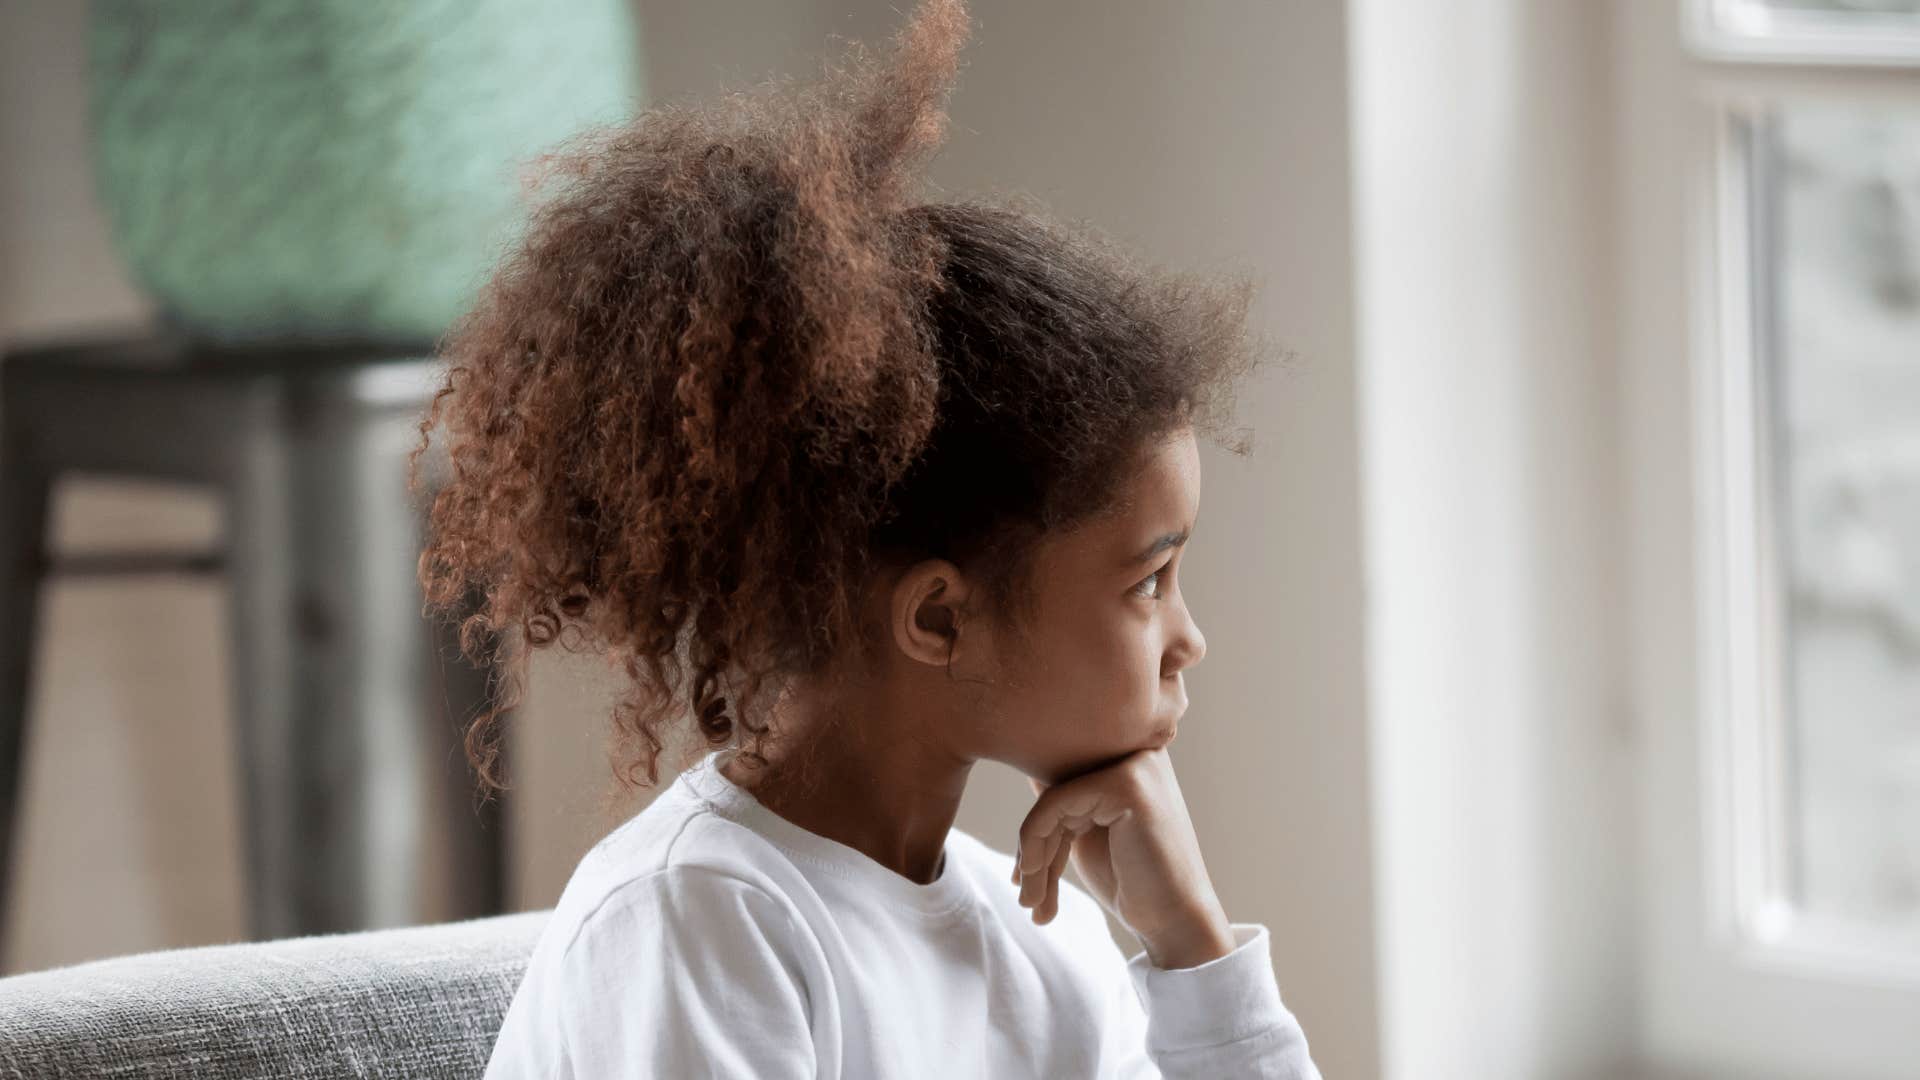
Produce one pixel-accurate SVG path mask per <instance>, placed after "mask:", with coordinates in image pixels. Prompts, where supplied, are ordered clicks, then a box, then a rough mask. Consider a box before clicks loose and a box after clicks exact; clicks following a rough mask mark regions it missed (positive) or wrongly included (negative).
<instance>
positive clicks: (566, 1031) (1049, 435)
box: [416, 0, 1319, 1080]
mask: <svg viewBox="0 0 1920 1080" xmlns="http://www.w3.org/2000/svg"><path fill="white" fill-rule="evenodd" d="M969 29H970V27H969V21H968V17H967V15H966V12H965V11H964V10H963V7H962V5H961V3H960V0H928V2H927V3H925V4H924V5H923V6H922V7H921V8H920V9H919V10H918V11H917V12H916V13H915V14H914V16H913V17H912V19H911V20H910V22H909V23H908V24H907V25H906V27H905V28H904V29H903V30H902V31H901V33H900V35H899V37H898V39H897V40H896V42H895V43H894V48H893V50H892V51H891V54H890V55H889V56H887V57H886V58H885V59H884V61H877V60H875V59H872V58H870V57H869V56H868V55H867V54H866V53H865V52H864V50H862V49H861V48H860V47H859V46H857V45H855V46H853V47H852V48H851V50H850V53H849V59H848V60H847V61H846V62H845V63H844V64H842V65H838V66H829V67H828V69H827V71H826V73H825V76H824V77H823V78H822V79H820V80H819V81H818V82H816V83H814V84H810V85H805V86H793V85H790V84H784V83H768V84H763V85H761V86H759V87H756V88H754V89H753V90H751V91H744V92H736V93H731V94H728V95H726V96H725V97H724V98H722V99H721V100H720V101H719V102H717V103H714V104H711V105H704V106H702V105H690V104H683V103H676V104H670V105H667V106H663V107H660V108H656V109H653V110H651V111H649V112H647V113H645V114H644V115H642V116H640V117H639V118H638V119H637V120H635V121H633V122H632V123H631V124H630V125H628V126H626V127H624V128H621V129H618V130H615V131H613V132H611V133H607V134H603V135H601V136H599V137H596V138H594V139H590V140H588V141H587V142H585V143H583V144H582V145H580V146H579V147H576V148H575V149H574V150H573V151H572V152H571V153H569V154H568V155H567V156H565V157H564V158H560V159H557V161H558V166H557V171H558V172H559V173H561V174H562V175H563V176H564V177H566V181H565V183H564V185H563V190H562V191H560V192H559V193H558V194H557V195H556V196H555V197H553V198H552V199H551V200H549V201H548V202H547V203H545V204H544V205H543V206H542V207H541V208H540V209H539V210H538V211H537V213H536V215H535V217H534V219H533V221H532V226H531V228H530V230H529V232H528V234H527V237H526V239H525V240H524V242H523V244H522V245H521V247H520V248H519V249H517V250H516V251H515V252H514V253H513V254H512V255H511V257H510V258H508V259H507V260H506V261H505V262H504V263H503V264H502V266H501V267H500V269H499V271H498V273H497V275H496V276H495V278H494V280H493V281H492V282H491V283H490V284H489V286H488V287H487V289H486V290H485V292H484V294H483V296H482V298H481V300H480V301H479V303H478V304H477V305H476V307H475V308H474V310H473V311H471V312H470V313H469V314H468V315H467V316H466V317H465V318H464V319H463V320H462V321H461V323H460V324H459V325H458V326H457V327H455V329H454V330H453V332H452V333H451V334H450V335H449V337H448V339H447V341H446V343H445V347H444V352H445V354H446V356H447V359H448V371H447V381H446V384H445V385H444V386H443V388H442V389H441V391H440V394H439V396H438V397H437V398H436V399H435V402H434V406H433V408H432V410H430V412H429V415H428V416H427V417H426V419H425V421H424V422H423V424H422V434H423V442H422V449H424V448H425V446H426V442H425V436H426V435H427V433H428V432H429V431H431V430H432V429H433V428H434V427H435V425H436V424H437V423H438V422H440V421H444V422H445V425H446V432H447V439H448V449H449V453H450V462H451V466H452V472H451V478H450V481H449V483H448V484H447V485H446V486H445V487H444V489H443V490H442V491H441V492H440V493H439V494H438V495H437V496H436V498H435V501H434V505H433V510H432V538H431V542H430V544H429V547H428V550H427V552H426V554H425V555H424V556H423V558H422V560H421V577H422V580H423V582H424V583H425V585H426V586H427V590H428V596H429V601H430V603H431V604H433V605H434V606H436V607H438V608H440V609H443V610H452V609H454V607H455V606H456V605H457V604H458V603H459V601H460V599H461V598H462V597H463V596H465V595H467V594H468V593H469V591H470V590H478V591H479V592H480V593H481V594H482V595H483V596H484V603H483V604H482V606H481V608H480V610H479V611H478V613H477V614H474V615H472V616H471V617H469V618H468V620H467V622H466V624H465V626H464V627H463V632H462V645H463V648H465V649H466V650H467V651H468V652H469V653H470V654H475V655H477V654H478V651H479V650H480V649H481V648H482V647H483V646H481V644H480V643H481V642H483V641H487V640H490V639H495V638H496V637H497V640H499V641H500V642H503V643H505V642H509V641H511V640H512V638H513V636H514V633H509V632H515V633H517V636H518V637H519V638H520V639H521V640H523V641H524V642H525V643H526V644H527V645H531V646H539V645H543V644H547V643H549V642H552V641H554V640H556V639H560V638H562V637H563V636H565V637H566V638H567V642H568V644H569V645H570V646H571V647H575V648H578V647H583V646H586V647H592V648H595V649H598V650H602V651H604V652H605V653H606V654H607V655H610V656H613V657H615V658H617V659H618V660H619V661H620V662H621V663H622V664H623V666H624V667H625V669H626V671H627V673H628V675H629V676H630V677H631V683H632V688H631V696H630V698H629V699H627V700H625V701H623V702H622V704H621V705H620V707H619V709H618V710H617V712H616V716H615V721H616V723H615V729H616V732H617V733H619V734H620V735H621V736H623V740H622V741H621V743H620V748H621V762H620V763H621V766H622V770H621V775H622V776H623V777H624V778H625V779H627V780H629V781H631V782H635V783H638V782H642V781H641V777H642V776H644V782H646V783H654V782H657V781H658V777H659V773H658V766H659V761H660V758H661V756H662V754H663V753H664V752H667V751H668V750H669V749H670V747H674V746H676V744H678V743H680V741H681V735H682V732H681V731H680V730H679V726H678V725H676V724H675V720H676V719H677V718H680V717H691V719H692V720H693V724H692V725H690V726H691V727H693V728H694V729H695V731H693V732H690V733H688V734H692V735H693V736H694V738H693V739H691V740H689V741H688V743H687V745H686V746H684V747H679V749H681V750H683V751H684V756H685V757H687V758H689V759H692V758H698V761H697V763H695V764H693V765H692V767H691V768H689V769H687V770H686V771H684V772H683V773H681V775H680V776H679V777H678V779H677V780H675V781H674V782H673V783H672V785H671V786H670V787H669V788H668V789H667V790H666V791H665V792H663V793H662V794H661V795H660V796H659V797H658V798H657V799H656V800H655V801H654V802H653V803H652V804H651V805H650V806H648V807H647V808H646V809H645V810H644V811H643V812H641V813H639V814H638V815H636V816H634V817H632V818H630V819H629V820H628V821H627V822H626V823H625V824H623V825H621V826H620V827H619V828H617V829H615V830H614V831H613V832H612V833H611V834H610V835H608V836H607V837H606V838H605V839H603V840H602V841H601V842H600V843H599V844H598V845H597V846H595V847H594V848H593V850H592V851H590V852H588V853H587V855H586V856H585V857H583V858H582V859H581V861H580V863H579V865H578V867H577V868H576V869H575V871H574V873H573V875H572V877H571V879H570V880H569V881H568V883H567V886H566V889H565V891H564V893H563V894H562V896H561V898H560V900H559V903H558V905H557V906H556V908H555V910H554V912H553V915H552V917H551V918H550V920H549V921H548V923H547V924H546V927H545V929H544V932H543V935H542V937H541V939H540V941H539V944H538V946H537V947H536V949H535V950H534V953H533V956H532V958H531V960H530V962H529V965H528V967H527V969H526V973H525V976H524V979H523V981H522V982H521V984H520V986H519V989H518V992H517V993H516V995H515V996H514V999H513V1003H512V1005H511V1007H510V1008H509V1010H508V1012H507V1016H506V1019H505V1021H504V1024H503V1026H502V1028H501V1030H500V1033H499V1036H498V1041H497V1043H496V1044H495V1047H494V1051H493V1056H492V1060H491V1062H490V1064H489V1067H488V1070H487V1075H488V1076H489V1077H493V1078H496V1080H506V1078H512V1077H533V1076H541V1077H552V1076H558V1077H585V1078H593V1080H601V1078H618V1077H648V1076H661V1077H691V1076H726V1077H761V1078H768V1077H803V1076H804V1077H820V1076H824V1077H876V1076H877V1077H931V1076H966V1077H979V1076H993V1077H1014V1076H1046V1077H1079V1076H1096V1075H1097V1076H1143V1075H1144V1076H1151V1075H1176V1076H1205V1077H1224V1076H1251V1075H1258V1076H1276V1077H1317V1076H1318V1075H1319V1074H1318V1072H1317V1070H1316V1069H1315V1067H1314V1065H1313V1063H1312V1062H1311V1061H1310V1060H1309V1057H1308V1053H1307V1044H1306V1040H1305V1037H1304V1036H1303V1034H1302V1032H1301V1030H1300V1027H1299V1025H1298V1024H1297V1023H1296V1022H1295V1020H1294V1018H1293V1017H1292V1015H1291V1014H1290V1013H1289V1012H1288V1011H1287V1009H1286V1008H1285V1007H1284V1006H1283V1005H1282V1003H1281V1000H1280V995H1279V991H1278V989H1277V986H1276V982H1275V979H1274V974H1273V969H1272V966H1271V960H1270V958H1269V954H1268V941H1267V932H1266V929H1265V928H1264V927H1263V926H1261V925H1259V924H1255V923H1236V922H1231V921H1229V919H1228V917H1227V914H1226V912H1225V911H1223V910H1222V908H1221V905H1220V901H1219V899H1218V898H1217V897H1216V895H1215V893H1214V890H1213V887H1212V885H1211V884H1210V882H1209V880H1208V877H1207V872H1206V868H1205V866H1204V864H1203V863H1202V861H1201V857H1200V850H1199V847H1198V844H1197V842H1196V841H1195V838H1194V832H1193V828H1192V825H1191V824H1190V822H1189V820H1188V816H1187V810H1186V805H1185V802H1184V800H1183V799H1182V797H1181V794H1180V787H1179V784H1178V783H1177V782H1176V780H1175V777H1174V772H1173V767H1172V762H1171V760H1170V758H1169V757H1168V755H1167V749H1166V748H1167V744H1168V743H1169V742H1171V741H1172V739H1173V737H1174V733H1175V730H1176V727H1177V725H1178V723H1179V720H1180V718H1181V714H1182V713H1183V712H1184V711H1185V708H1186V693H1185V689H1184V685H1183V681H1182V680H1183V676H1184V673H1185V672H1186V670H1187V669H1188V668H1190V667H1192V666H1193V665H1194V664H1195V663H1197V662H1198V661H1199V660H1200V658H1201V656H1202V655H1203V654H1204V652H1205V650H1206V644H1205V641H1204V639H1203V638H1202V637H1201V634H1200V630H1199V628H1198V627H1197V626H1196V625H1195V624H1194V621H1193V618H1192V615H1191V614H1190V613H1189V612H1188V610H1187V607H1186V604H1185V602H1184V600H1183V599H1182V597H1181V594H1180V587H1179V569H1180V558H1181V551H1182V544H1183V542H1184V541H1185V540H1186V538H1187V536H1188V534H1189V533H1190V532H1191V530H1192V529H1193V527H1194V523H1195V517H1196V514H1197V512H1198V507H1199V497H1200V469H1199V458H1198V451H1197V435H1199V434H1202V433H1208V434H1211V433H1214V432H1215V431H1216V429H1217V427H1218V424H1219V419H1220V417H1221V416H1222V415H1224V413H1225V411H1226V408H1227V406H1228V405H1229V404H1230V400H1231V398H1230V391H1231V386H1232V384H1233V382H1234V381H1235V380H1236V379H1237V378H1238V377H1240V376H1241V375H1242V374H1244V373H1245V371H1246V370H1248V369H1249V368H1250V367H1252V366H1253V365H1254V364H1255V363H1256V361H1257V359H1258V357H1257V350H1256V349H1254V348H1253V347H1252V345H1251V344H1250V341H1251V336H1250V335H1249V334H1248V332H1247V331H1246V328H1245V321H1246V319H1245V316H1246V304H1247V292H1248V290H1247V289H1246V287H1245V286H1244V285H1243V284H1234V285H1231V286H1229V287H1224V288H1223V287H1215V286H1213V285H1210V284H1208V283H1205V282H1201V281H1195V280H1187V279H1174V278H1167V277H1163V276H1159V275H1156V274H1152V273H1148V272H1147V271H1145V270H1143V269H1141V268H1140V267H1138V266H1136V265H1135V264H1134V263H1133V262H1131V261H1130V260H1129V259H1128V258H1126V257H1125V256H1124V255H1123V254H1121V253H1120V252H1118V251H1117V250H1116V249H1114V248H1113V247H1112V246H1111V245H1110V244H1108V243H1106V242H1104V241H1102V240H1099V239H1097V238H1096V237H1095V235H1094V234H1092V233H1090V232H1083V231H1070V230H1067V229H1065V228H1062V227H1060V226H1057V225H1054V224H1051V223H1049V222H1048V221H1046V220H1045V219H1044V218H1043V217H1041V216H1040V215H1038V214H1037V213H1034V212H1031V211H1028V210H1024V209H1018V208H1013V207H1001V206H993V205H987V204H983V203H919V202H916V201H915V200H914V199H912V198H911V188H912V179H913V177H914V175H915V170H916V168H917V167H918V165H919V164H920V163H921V162H922V161H923V160H924V159H925V158H926V157H927V156H929V155H930V153H931V152H932V151H933V150H934V149H935V148H936V147H937V146H938V144H939V142H940V141H941V138H942V136H943V131H944V124H945V118H944V107H945V106H944V99H945V97H946V94H947V92H948V86H949V84H950V82H951V80H952V78H953V76H954V74H955V71H956V69H957V66H958V53H959V49H960V47H961V45H962V44H963V43H964V41H965V40H966V37H967V35H968V33H969ZM1236 449H1244V448H1243V447H1236ZM417 456H418V452H416V460H417ZM501 648H502V651H501V652H500V655H499V657H498V659H500V660H502V661H505V662H509V663H515V664H523V663H524V661H525V656H526V650H525V649H515V650H513V653H512V655H509V654H508V653H507V652H506V651H504V649H505V646H504V644H503V645H502V647H501ZM517 687H518V682H517V679H516V680H515V681H513V682H512V683H511V684H510V686H509V689H508V691H507V694H506V695H505V696H504V698H503V701H502V702H501V704H500V709H504V708H505V707H507V706H508V705H510V704H512V699H513V698H515V697H517V696H518V689H517ZM500 709H496V710H495V711H494V712H493V713H490V714H488V715H487V716H484V717H482V718H481V719H480V720H479V721H478V722H476V724H475V725H474V727H473V728H472V729H471V730H470V731H469V740H468V749H469V752H470V754H471V755H472V757H473V759H474V763H475V765H476V767H477V769H478V771H479V773H480V775H481V777H482V781H483V783H484V784H485V785H487V786H488V787H489V788H490V789H491V788H494V787H497V786H499V784H500V778H499V776H498V770H497V766H498V758H497V751H496V741H495V740H496V733H495V723H494V722H495V719H496V716H497V714H498V712H499V711H500ZM983 760H991V761H999V762H1004V763H1006V764H1008V765H1010V766H1012V767H1014V768H1016V769H1018V770H1020V771H1021V772H1022V773H1024V774H1026V775H1027V776H1028V777H1030V778H1031V779H1032V782H1033V788H1034V792H1035V794H1036V796H1037V798H1036V801H1035V802H1034V804H1033V807H1032V809H1031V811H1030V812H1029V813H1028V814H1027V816H1026V819H1025V822H1024V824H1023V825H1022V826H1021V829H1020V833H1019V837H1018V840H1017V845H1016V850H1015V853H1014V854H1012V855H1007V854H1003V853H1001V852H998V851H995V850H993V849H992V848H989V847H988V846H986V845H985V844H983V843H981V842H980V841H978V840H976V839H974V838H973V837H971V836H969V835H967V834H966V833H964V832H962V831H960V830H957V829H955V828H953V827H952V825H953V820H954V815H955V812H956V810H957V808H958V807H959V804H960V798H961V793H962V791H963V790H964V788H965V786H966V782H967V777H968V774H969V772H970V770H971V769H972V767H973V765H974V764H975V763H976V762H979V761H983ZM1069 861H1071V862H1072V863H1073V865H1074V866H1075V868H1076V869H1077V870H1078V872H1079V876H1080V878H1081V880H1083V881H1084V882H1085V883H1086V885H1087V890H1090V891H1091V894H1092V895H1089V893H1088V891H1087V890H1083V889H1081V888H1078V887H1076V886H1074V885H1073V884H1072V883H1070V882H1063V881H1062V880H1061V874H1062V873H1063V872H1064V871H1065V868H1066V866H1067V865H1068V863H1069ZM1096 899H1097V903H1096ZM1101 905H1104V906H1105V908H1106V910H1107V911H1110V912H1112V913H1113V914H1114V916H1115V917H1117V918H1118V919H1119V920H1120V921H1121V922H1123V923H1124V924H1125V925H1126V926H1127V927H1128V928H1129V929H1130V930H1132V931H1133V933H1134V934H1135V935H1137V936H1138V938H1139V940H1140V942H1141V944H1142V945H1143V950H1142V951H1141V952H1140V953H1139V954H1138V955H1135V956H1134V957H1132V958H1131V959H1127V958H1125V957H1124V956H1123V955H1122V954H1121V952H1120V951H1119V950H1118V949H1117V948H1116V947H1115V945H1114V943H1113V939H1112V937H1111V936H1110V935H1109V933H1108V929H1107V924H1106V921H1105V918H1104V916H1103V915H1102V912H1101Z"/></svg>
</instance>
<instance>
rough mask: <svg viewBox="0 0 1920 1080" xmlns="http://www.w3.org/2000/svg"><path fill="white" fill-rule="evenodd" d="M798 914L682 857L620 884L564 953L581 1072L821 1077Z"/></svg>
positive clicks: (571, 1041) (612, 1077) (571, 1040)
mask: <svg viewBox="0 0 1920 1080" xmlns="http://www.w3.org/2000/svg"><path fill="white" fill-rule="evenodd" d="M800 934H801V930H800V927H799V924H798V922H797V921H796V920H795V918H794V917H793V916H792V915H791V914H790V913H789V911H788V909H787V907H786V905H785V904H783V903H781V902H779V901H778V900H777V899H775V898H774V897H773V896H772V895H770V894H768V893H766V892H765V891H763V890H761V889H759V888H757V887H755V886H753V885H750V884H748V883H747V882H745V881H742V880H740V879H739V878H735V877H732V876H730V875H727V874H723V873H719V872H716V871H712V870H706V869H702V868H697V867H676V868H672V869H668V870H664V871H661V872H660V873H657V874H653V875H651V876H649V877H646V878H642V879H639V880H637V881H634V882H631V883H629V884H628V885H626V886H624V887H622V888H621V890H620V891H619V892H617V893H615V894H614V895H613V896H612V897H609V898H608V900H607V902H606V903H605V904H604V905H602V906H601V908H600V909H599V910H598V911H596V912H594V914H593V915H591V916H589V917H588V919H587V920H586V922H585V923H584V924H583V925H582V927H581V930H580V933H579V935H578V936H577V937H576V938H575V939H574V941H573V943H572V945H570V946H569V947H568V949H567V951H566V953H565V954H564V955H563V956H562V958H561V961H560V970H561V977H560V982H561V987H560V993H559V995H558V1002H557V1010H558V1012H559V1016H558V1018H557V1019H558V1025H559V1041H560V1044H561V1050H562V1053H563V1055H564V1057H565V1058H566V1060H568V1061H569V1062H570V1063H571V1065H572V1072H573V1075H575V1076H580V1077H595V1078H600V1077H605V1078H608V1080H619V1078H624V1077H634V1078H639V1077H653V1076H674V1077H740V1078H748V1077H754V1078H759V1077H772V1078H780V1077H801V1076H805V1077H811V1076H813V1075H814V1047H813V1031H812V1024H811V1021H810V1016H809V1010H808V1006H807V994H806V987H805V983H804V978H803V976H802V973H801V971H800V968H799V965H798V962H797V961H796V959H795V956H796V955H797V951H796V949H795V948H794V946H795V945H797V944H798V942H799V940H800Z"/></svg>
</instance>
